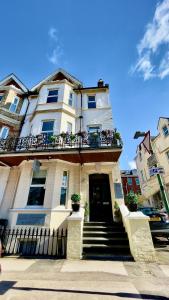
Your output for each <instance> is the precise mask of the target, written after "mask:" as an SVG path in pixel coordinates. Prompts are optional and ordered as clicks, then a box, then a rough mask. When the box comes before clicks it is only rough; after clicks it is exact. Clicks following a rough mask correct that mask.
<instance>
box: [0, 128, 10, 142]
mask: <svg viewBox="0 0 169 300" xmlns="http://www.w3.org/2000/svg"><path fill="white" fill-rule="evenodd" d="M4 129H7V134H6V136H5V138H3V137H2V132H3V130H4ZM8 135H9V127H7V126H3V127H2V128H1V130H0V139H3V140H5V139H7V137H8Z"/></svg>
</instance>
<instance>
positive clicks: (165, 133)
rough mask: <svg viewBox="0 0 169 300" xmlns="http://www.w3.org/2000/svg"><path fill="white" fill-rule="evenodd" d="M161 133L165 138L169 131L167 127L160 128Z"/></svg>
mask: <svg viewBox="0 0 169 300" xmlns="http://www.w3.org/2000/svg"><path fill="white" fill-rule="evenodd" d="M164 128H166V131H165V130H164ZM162 131H163V135H164V137H167V136H168V135H169V129H168V126H167V125H164V126H163V127H162Z"/></svg>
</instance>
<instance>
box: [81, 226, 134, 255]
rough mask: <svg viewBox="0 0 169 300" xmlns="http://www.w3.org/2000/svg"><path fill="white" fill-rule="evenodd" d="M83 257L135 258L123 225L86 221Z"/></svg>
mask: <svg viewBox="0 0 169 300" xmlns="http://www.w3.org/2000/svg"><path fill="white" fill-rule="evenodd" d="M83 258H84V259H111V260H133V258H132V256H131V254H130V248H129V242H128V237H127V233H126V232H125V229H124V227H123V225H122V224H118V223H106V222H85V223H84V227H83Z"/></svg>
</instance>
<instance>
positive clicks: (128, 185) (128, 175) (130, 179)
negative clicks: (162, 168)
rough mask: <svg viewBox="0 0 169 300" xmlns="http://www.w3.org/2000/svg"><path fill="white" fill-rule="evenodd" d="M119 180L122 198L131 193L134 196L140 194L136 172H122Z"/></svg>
mask: <svg viewBox="0 0 169 300" xmlns="http://www.w3.org/2000/svg"><path fill="white" fill-rule="evenodd" d="M121 180H122V186H123V193H124V196H126V195H127V194H128V193H129V192H131V191H132V192H134V193H135V194H141V189H140V181H139V178H138V175H137V170H122V171H121Z"/></svg>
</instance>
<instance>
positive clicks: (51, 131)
mask: <svg viewBox="0 0 169 300" xmlns="http://www.w3.org/2000/svg"><path fill="white" fill-rule="evenodd" d="M41 122H42V126H41V133H42V134H43V133H47V134H48V133H54V127H55V120H42V121H41ZM45 122H46V123H47V122H53V130H49V131H43V130H42V128H43V123H45Z"/></svg>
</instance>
